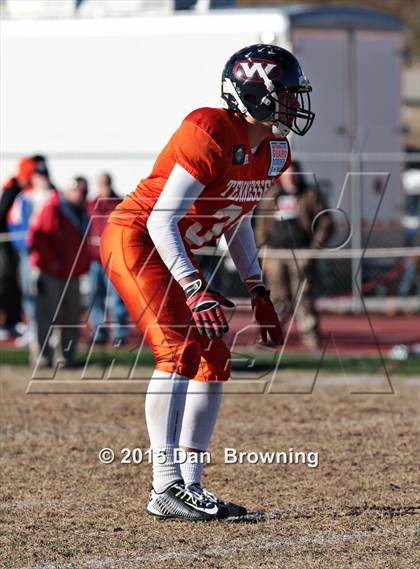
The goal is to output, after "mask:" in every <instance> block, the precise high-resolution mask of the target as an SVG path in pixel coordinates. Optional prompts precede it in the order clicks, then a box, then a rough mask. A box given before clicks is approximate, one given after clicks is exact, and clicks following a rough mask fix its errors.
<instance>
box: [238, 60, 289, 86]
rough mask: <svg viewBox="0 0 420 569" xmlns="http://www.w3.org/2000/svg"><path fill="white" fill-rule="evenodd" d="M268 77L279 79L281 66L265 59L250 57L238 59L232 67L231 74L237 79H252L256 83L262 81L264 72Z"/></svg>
mask: <svg viewBox="0 0 420 569" xmlns="http://www.w3.org/2000/svg"><path fill="white" fill-rule="evenodd" d="M263 71H264V72H265V73H266V75H267V76H268V77H269V78H270V79H279V78H280V76H281V68H280V66H279V65H277V64H276V63H273V62H272V61H267V60H266V59H255V58H254V59H252V60H249V59H248V60H245V61H238V62H237V63H236V65H235V66H234V68H233V75H234V76H235V77H236V78H237V79H239V81H254V82H256V83H264V81H265V76H264V72H263Z"/></svg>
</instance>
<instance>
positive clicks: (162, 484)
mask: <svg viewBox="0 0 420 569" xmlns="http://www.w3.org/2000/svg"><path fill="white" fill-rule="evenodd" d="M189 381H190V380H189V379H188V378H187V377H184V376H182V375H177V374H176V373H169V372H164V371H159V370H155V371H154V373H153V375H152V378H151V380H150V383H149V386H148V388H147V395H146V401H145V412H146V423H147V430H148V432H149V439H150V447H151V449H152V453H153V466H152V468H153V488H154V489H155V490H156V492H164V491H165V490H166V489H167V488H169V486H171V485H172V484H173V483H174V482H176V481H177V480H180V479H182V474H181V469H180V465H179V464H177V463H175V461H174V452H175V450H176V449H178V448H179V435H180V432H181V425H182V417H183V414H184V407H185V400H186V394H187V389H188V382H189ZM162 456H164V457H166V459H164V460H159V459H160V457H162ZM160 462H161V463H162V464H160Z"/></svg>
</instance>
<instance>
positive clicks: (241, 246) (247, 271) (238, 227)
mask: <svg viewBox="0 0 420 569" xmlns="http://www.w3.org/2000/svg"><path fill="white" fill-rule="evenodd" d="M251 217H252V212H250V213H249V214H247V215H244V216H243V217H242V219H241V220H240V221H239V222H238V223H236V224H235V225H233V226H232V227H230V228H229V229H226V231H225V232H224V236H225V239H226V243H227V246H228V248H229V253H230V256H231V257H232V260H233V262H234V263H235V266H236V268H237V269H238V273H239V275H240V277H241V279H242V281H243V282H245V280H246V279H247V278H249V277H251V276H252V275H261V266H260V262H259V260H258V251H257V246H256V244H255V237H254V230H253V229H252V225H251ZM261 280H262V278H261Z"/></svg>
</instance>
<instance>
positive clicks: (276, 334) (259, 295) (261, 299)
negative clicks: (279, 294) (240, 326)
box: [251, 285, 284, 346]
mask: <svg viewBox="0 0 420 569" xmlns="http://www.w3.org/2000/svg"><path fill="white" fill-rule="evenodd" d="M251 304H252V310H253V312H254V318H255V320H256V321H257V322H258V324H259V325H260V326H261V339H262V343H263V344H274V345H276V346H278V345H279V344H283V341H284V339H283V331H282V329H281V324H280V321H279V317H278V316H277V312H276V310H275V308H274V305H273V303H272V302H271V299H270V291H269V290H267V289H266V288H265V286H264V285H258V286H256V287H255V288H253V289H252V290H251ZM268 336H270V339H271V341H270V342H268Z"/></svg>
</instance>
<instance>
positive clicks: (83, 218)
mask: <svg viewBox="0 0 420 569" xmlns="http://www.w3.org/2000/svg"><path fill="white" fill-rule="evenodd" d="M87 193H88V186H87V181H86V180H85V178H82V177H76V178H73V179H72V180H71V182H70V183H69V184H68V185H67V186H66V188H65V191H64V192H63V193H58V192H57V193H54V194H53V195H52V196H51V198H50V199H49V200H48V201H47V203H46V204H45V205H44V207H43V208H42V209H41V210H40V211H39V213H38V214H37V215H36V216H35V217H34V219H33V221H32V223H31V225H30V227H29V250H30V256H31V264H32V266H33V267H34V269H35V271H36V279H35V281H36V300H35V320H36V327H37V334H36V354H37V355H38V356H39V359H38V361H37V365H38V366H39V367H51V366H52V365H53V363H54V362H53V360H54V350H53V348H52V346H51V344H50V330H51V326H52V325H54V326H55V325H61V326H62V328H61V334H60V335H61V338H60V340H61V352H62V356H63V358H64V364H65V366H66V367H72V366H73V365H75V364H76V362H75V355H76V348H77V341H78V337H79V331H78V324H79V321H80V292H79V277H80V276H81V275H83V274H85V273H86V272H87V271H88V270H89V263H90V259H89V251H88V246H87V240H86V239H85V238H84V236H85V234H86V231H87V228H88V216H87V212H86V208H85V202H86V196H87Z"/></svg>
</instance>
